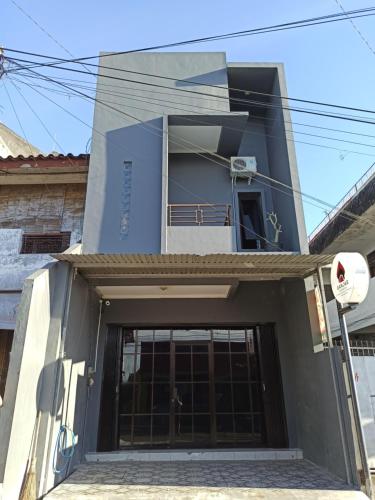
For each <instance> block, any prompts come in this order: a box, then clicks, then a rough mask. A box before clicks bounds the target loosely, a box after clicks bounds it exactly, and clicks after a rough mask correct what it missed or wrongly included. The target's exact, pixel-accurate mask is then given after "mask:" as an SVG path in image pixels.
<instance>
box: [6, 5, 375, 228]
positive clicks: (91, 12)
mask: <svg viewBox="0 0 375 500" xmlns="http://www.w3.org/2000/svg"><path fill="white" fill-rule="evenodd" d="M14 1H17V4H18V5H19V6H20V7H21V8H23V9H24V10H25V11H26V12H27V13H28V14H29V15H30V16H31V17H32V18H33V19H34V20H35V21H36V22H37V23H38V24H39V25H40V27H41V28H42V29H41V28H40V27H38V26H36V25H35V23H34V22H33V21H32V20H31V19H30V18H29V17H27V16H26V15H25V14H24V13H22V12H20V10H19V9H18V8H17V6H16V5H15V4H14V3H13V2H14ZM337 1H339V0H314V1H313V2H312V1H311V0H300V1H296V0H268V1H267V0H261V1H258V0H236V1H232V2H227V1H224V0H206V1H202V0H190V1H189V2H179V1H171V0H159V1H158V2H156V1H152V0H148V1H146V0H137V1H136V2H134V1H132V2H130V1H128V0H122V1H120V0H106V1H105V2H98V1H97V0H94V1H90V2H89V1H88V0H79V1H77V0H75V1H73V0H65V1H64V2H47V1H46V0H33V2H27V1H25V0H13V1H12V0H2V2H1V18H2V19H3V20H6V22H3V23H2V26H1V31H0V46H3V47H8V48H12V49H20V50H25V51H29V52H35V53H43V54H48V55H51V56H57V57H62V58H69V57H70V56H69V55H68V54H67V53H66V51H65V50H64V49H63V48H62V47H61V46H63V47H64V48H65V49H66V50H68V51H69V52H70V53H72V54H73V55H74V56H75V57H84V56H91V55H96V54H97V53H98V52H99V51H102V50H105V51H124V50H131V49H135V48H141V47H145V46H148V45H155V44H162V43H170V42H175V41H180V40H185V39H190V38H198V37H203V36H210V35H215V34H221V33H227V32H231V31H239V30H245V29H251V28H256V27H261V26H268V25H272V24H279V23H284V22H290V21H294V20H299V19H304V18H309V17H315V16H321V15H326V14H332V13H336V12H339V11H340V7H339V6H338V4H337ZM340 1H341V0H340ZM341 5H342V6H343V7H344V8H345V9H346V10H351V9H358V8H365V7H372V6H374V5H375V1H374V0H372V2H371V1H369V0H342V1H341ZM354 23H355V25H356V28H357V29H358V30H359V31H360V32H361V34H362V37H363V38H365V40H366V41H367V43H365V41H364V40H363V39H362V38H361V37H360V36H359V34H358V32H357V31H356V30H355V28H354V27H353V26H352V24H351V23H350V21H348V20H346V21H343V22H337V23H331V24H326V25H322V26H314V27H309V28H300V29H295V30H289V31H282V32H275V33H269V34H263V35H257V36H250V37H243V38H237V39H230V40H222V41H215V42H210V43H200V44H196V45H191V46H187V47H185V48H184V47H182V48H178V49H169V50H174V51H184V50H185V51H191V50H196V51H225V52H226V53H227V60H228V61H231V62H240V61H252V62H282V63H284V65H285V71H286V78H287V88H288V94H289V96H290V97H297V98H302V99H308V100H313V101H321V102H329V103H335V104H339V105H345V106H351V107H356V108H366V109H372V110H375V97H374V88H375V16H373V17H367V18H364V19H356V20H354ZM43 30H44V31H43ZM46 32H47V33H48V34H46ZM53 39H54V40H55V41H54V40H53ZM6 55H9V56H11V55H12V54H10V53H9V52H6ZM13 55H14V54H13ZM19 57H23V56H19ZM25 59H27V56H25ZM94 62H95V61H94ZM81 69H82V68H81ZM61 73H62V72H61ZM50 74H51V75H53V76H57V74H58V72H57V71H55V73H50ZM59 76H60V77H62V74H59ZM66 76H67V77H68V78H77V79H78V78H79V79H85V80H87V81H88V80H89V81H91V82H93V81H94V80H95V79H94V77H91V76H88V77H86V76H85V75H74V74H73V73H72V74H66ZM18 78H19V79H21V80H23V81H24V82H26V83H28V85H31V84H32V85H45V86H49V85H48V84H45V83H41V82H39V81H35V80H32V79H30V78H27V79H26V78H25V77H18ZM14 85H16V87H17V88H18V89H19V90H17V88H16V87H15V86H14ZM35 90H38V91H39V92H41V93H42V94H43V95H45V96H48V97H49V98H50V99H52V100H53V101H55V102H56V103H57V104H58V105H60V106H62V107H63V108H65V109H66V110H68V111H69V112H70V113H72V114H74V115H76V116H78V117H79V119H80V120H82V121H83V122H85V124H84V123H82V121H79V120H77V119H76V118H74V117H73V116H72V115H70V114H68V113H67V112H66V111H63V110H62V109H61V108H59V107H58V106H56V104H54V103H53V102H51V101H48V100H47V99H46V98H45V97H43V96H42V95H40V94H38V93H36V91H35ZM8 94H9V96H10V99H9V97H8ZM12 104H13V106H12ZM28 105H29V106H30V107H31V109H30V108H29V106H28ZM13 107H14V109H15V111H16V114H17V115H18V119H17V117H16V115H15V112H14V109H13ZM320 109H321V108H320ZM347 113H349V114H355V115H357V116H360V117H361V118H365V119H371V118H374V117H373V116H372V115H371V114H366V115H364V114H363V113H359V112H351V111H348V112H347ZM92 117H93V105H92V104H91V103H88V102H86V101H83V100H82V99H80V98H75V97H72V96H67V95H61V94H59V93H56V92H53V93H52V92H48V91H46V90H45V89H42V88H40V87H34V88H31V87H30V86H26V85H25V83H20V82H19V81H16V80H14V77H11V76H9V75H5V76H3V77H2V79H1V80H0V121H1V122H3V123H5V124H6V125H7V126H8V127H10V128H11V129H13V130H15V131H16V132H17V133H19V134H20V135H21V136H25V135H26V137H27V140H28V141H29V142H30V143H32V144H34V145H35V146H37V147H38V148H39V149H41V150H42V151H43V152H46V153H48V152H50V151H52V150H58V151H62V152H64V153H68V152H72V153H74V154H79V153H82V152H85V151H86V150H88V148H89V140H90V137H91V130H90V126H91V125H92ZM292 120H293V122H294V125H293V129H294V132H295V136H294V138H295V141H296V142H295V148H296V153H297V162H298V169H299V175H300V182H301V190H302V191H303V192H304V193H307V194H309V195H312V196H315V197H317V198H319V199H321V200H324V201H326V202H327V203H329V204H331V205H335V204H336V203H337V202H338V201H339V200H340V199H341V198H342V196H344V195H345V193H346V192H347V191H348V190H349V189H350V188H351V187H352V186H353V185H354V184H355V182H356V181H357V180H358V179H359V178H360V177H361V176H362V175H363V174H364V173H365V172H366V170H367V169H369V168H370V166H371V165H372V164H373V163H374V162H375V124H374V125H371V124H359V123H355V122H351V121H347V120H337V119H332V118H324V117H317V116H315V117H314V116H311V115H307V114H304V113H297V112H294V113H292ZM306 125H315V126H319V127H327V128H333V129H340V130H342V131H346V132H350V134H349V133H343V132H336V131H329V130H321V129H317V128H311V127H307V126H306ZM46 129H47V130H48V132H47V131H46ZM305 134H314V135H318V136H323V137H312V136H309V135H305ZM355 134H362V135H355ZM327 137H330V138H331V139H327ZM332 139H335V140H332ZM337 139H340V141H338V140H337ZM342 141H352V142H355V143H361V144H353V143H346V142H342ZM306 143H310V144H306ZM311 143H313V144H315V146H312V145H311ZM304 211H305V218H306V225H307V230H308V233H310V232H311V231H312V230H313V228H314V227H315V226H316V225H317V224H318V223H319V222H320V221H321V220H322V219H323V217H324V216H325V212H324V210H323V209H322V208H321V207H316V206H313V205H311V204H310V203H307V202H304Z"/></svg>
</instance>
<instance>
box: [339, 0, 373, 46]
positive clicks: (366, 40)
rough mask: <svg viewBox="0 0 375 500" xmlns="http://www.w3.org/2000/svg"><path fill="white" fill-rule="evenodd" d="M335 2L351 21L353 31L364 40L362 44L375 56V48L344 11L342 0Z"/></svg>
mask: <svg viewBox="0 0 375 500" xmlns="http://www.w3.org/2000/svg"><path fill="white" fill-rule="evenodd" d="M335 2H336V3H337V5H338V6H339V7H340V9H341V10H342V11H343V13H344V14H345V16H347V19H348V21H350V24H351V25H352V26H353V29H354V31H355V32H356V33H357V35H358V36H359V38H360V39H361V40H362V42H363V43H364V44H365V45H366V46H367V47H368V49H369V50H370V51H371V52H372V54H373V55H374V56H375V50H374V48H373V47H372V45H371V44H370V42H369V41H368V39H367V38H366V37H365V36H364V34H363V33H362V31H361V30H360V29H359V28H358V26H357V25H356V24H355V22H354V21H353V19H352V18H351V17H349V16H348V15H347V12H346V10H345V9H344V7H343V5H342V3H341V2H340V0H335Z"/></svg>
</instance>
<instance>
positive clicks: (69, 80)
mask: <svg viewBox="0 0 375 500" xmlns="http://www.w3.org/2000/svg"><path fill="white" fill-rule="evenodd" d="M17 76H24V77H26V78H28V79H29V78H31V79H35V80H43V81H47V82H48V80H46V79H45V78H43V77H36V76H35V75H29V74H26V73H17ZM8 77H9V79H15V77H14V76H13V75H12V76H8ZM54 80H57V81H62V82H63V83H67V84H69V85H72V86H76V87H77V88H82V89H86V90H90V91H92V92H96V91H97V88H96V83H95V82H89V81H87V80H77V79H71V78H59V77H56V76H54ZM71 82H73V83H71ZM75 82H78V83H84V84H86V86H85V85H82V86H81V85H77V84H76V83H75ZM87 85H93V86H92V87H88V86H87ZM36 86H38V85H36ZM103 86H104V87H108V88H114V89H119V90H117V92H113V91H109V90H103V89H102V88H100V89H99V92H100V93H104V94H108V95H114V96H118V97H123V96H126V97H127V96H131V97H132V98H133V99H134V98H138V97H147V98H149V99H152V100H153V101H160V102H169V103H176V102H175V101H170V100H166V99H160V98H155V97H149V96H147V95H146V96H145V95H144V94H141V95H138V94H134V93H135V92H145V91H144V90H142V89H137V88H134V87H123V86H119V85H111V84H106V83H103V82H101V83H100V87H103ZM39 87H40V88H43V89H45V90H49V91H53V92H56V93H60V94H62V95H68V96H69V95H73V94H69V93H67V92H63V91H58V90H55V89H51V88H47V87H43V86H39ZM121 89H125V90H131V91H132V94H129V93H127V92H121ZM171 90H172V88H171ZM147 92H148V91H147ZM151 92H152V93H153V94H159V95H162V96H168V95H171V96H172V97H177V98H179V99H180V101H179V102H177V103H176V104H182V105H183V106H186V107H191V108H192V109H195V108H196V109H204V110H209V111H215V112H216V113H217V112H220V113H224V114H228V115H235V113H236V112H233V111H229V110H227V109H225V110H224V109H223V110H221V109H218V108H211V107H208V106H201V105H195V104H191V103H189V102H186V103H185V102H182V103H181V98H185V97H186V98H187V99H189V97H188V96H185V95H182V96H181V95H179V96H178V95H176V94H174V93H173V92H158V91H155V90H153V91H151ZM195 99H200V100H202V101H205V102H206V101H207V99H205V98H199V97H198V98H195ZM134 100H135V99H134ZM145 102H146V101H145ZM250 118H255V119H258V118H259V119H260V120H266V121H274V118H270V117H267V116H262V115H254V114H253V113H252V114H251V115H250ZM283 121H284V122H285V123H289V124H292V125H293V126H295V125H298V126H301V127H308V128H314V129H321V130H327V131H331V132H338V133H342V134H348V135H355V136H359V137H368V138H374V139H375V135H372V134H364V133H360V132H353V131H350V130H342V129H337V128H332V127H322V126H319V125H312V124H309V123H301V122H296V121H294V120H293V121H291V120H286V119H285V120H283ZM291 132H292V131H291ZM293 133H295V134H300V133H301V132H299V131H298V130H293Z"/></svg>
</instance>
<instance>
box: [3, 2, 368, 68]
mask: <svg viewBox="0 0 375 500" xmlns="http://www.w3.org/2000/svg"><path fill="white" fill-rule="evenodd" d="M374 10H375V8H374V7H367V8H361V9H356V10H351V11H348V12H346V13H345V17H343V16H344V14H343V13H341V12H337V13H334V14H327V15H324V16H319V17H313V18H307V19H302V20H297V21H290V22H287V23H281V24H275V25H271V26H264V27H261V28H252V29H247V30H242V31H234V32H230V33H224V34H219V35H213V36H208V37H201V38H194V39H189V40H183V41H180V42H172V43H166V44H159V45H153V46H148V47H143V48H140V49H132V50H127V51H122V52H109V53H106V54H102V56H101V57H109V56H112V55H116V56H118V55H123V54H132V53H135V52H146V51H150V50H160V49H165V48H171V47H179V46H182V45H190V44H196V43H203V42H209V41H216V40H226V39H229V38H236V37H241V36H250V35H257V34H263V33H270V32H274V31H284V30H289V29H295V28H300V27H306V26H315V25H320V24H326V23H332V22H337V21H343V20H345V19H347V18H348V16H350V17H351V18H352V19H355V18H358V17H368V16H371V15H374V13H373V11H374ZM13 51H14V52H16V51H15V50H13ZM97 57H98V56H89V57H80V58H75V59H73V60H71V61H70V62H80V61H88V60H92V59H96V58H97Z"/></svg>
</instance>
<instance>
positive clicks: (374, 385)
mask: <svg viewBox="0 0 375 500" xmlns="http://www.w3.org/2000/svg"><path fill="white" fill-rule="evenodd" d="M353 367H354V372H355V379H356V384H357V392H358V398H359V406H360V410H361V421H362V426H363V431H364V433H365V442H366V448H367V455H368V459H369V466H370V468H375V357H374V356H353Z"/></svg>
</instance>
